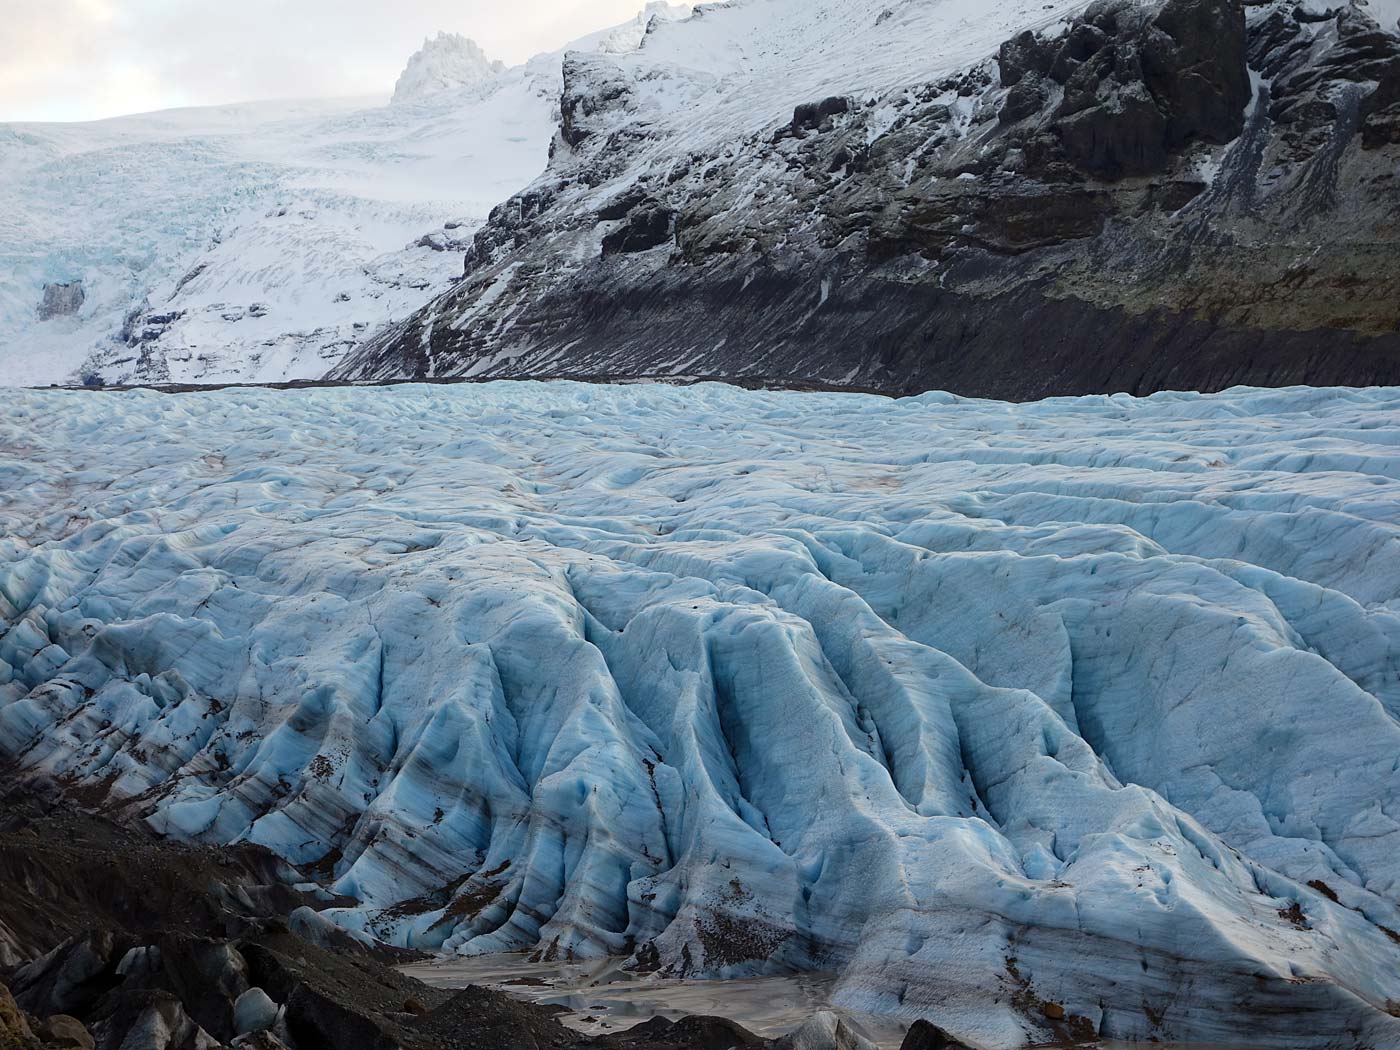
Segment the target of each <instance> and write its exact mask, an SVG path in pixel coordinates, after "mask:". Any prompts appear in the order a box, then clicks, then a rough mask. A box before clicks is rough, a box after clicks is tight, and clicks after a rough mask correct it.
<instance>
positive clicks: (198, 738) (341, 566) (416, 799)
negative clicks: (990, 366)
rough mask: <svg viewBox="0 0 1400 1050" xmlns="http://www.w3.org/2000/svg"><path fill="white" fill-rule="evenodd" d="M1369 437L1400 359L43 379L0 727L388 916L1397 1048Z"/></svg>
mask: <svg viewBox="0 0 1400 1050" xmlns="http://www.w3.org/2000/svg"><path fill="white" fill-rule="evenodd" d="M1398 445H1400V390H1373V391H1350V390H1304V389H1297V390H1285V391H1255V390H1240V391H1233V392H1230V393H1227V394H1223V395H1218V396H1199V395H1159V396H1156V397H1153V398H1150V399H1146V400H1134V399H1131V398H1128V397H1123V396H1118V397H1092V398H1084V399H1075V400H1058V401H1049V402H1044V403H1040V404H1035V405H1025V406H1015V405H1007V404H999V403H992V402H980V401H969V400H963V399H958V398H954V397H951V396H948V395H941V394H929V395H925V396H923V397H918V398H912V399H908V400H903V401H887V400H883V399H879V398H874V397H865V396H858V395H837V394H822V395H817V394H792V393H749V392H743V391H739V390H735V389H731V388H727V387H721V386H712V385H706V386H699V387H695V388H690V389H675V388H669V387H657V386H631V387H590V386H586V385H577V384H536V383H523V384H490V385H484V386H479V387H454V388H433V387H412V386H405V387H399V388H392V389H387V390H368V389H344V390H317V391H313V392H300V393H274V392H268V391H256V390H241V391H235V390H230V391H222V392H218V393H209V394H199V395H182V396H168V395H160V394H156V393H151V392H134V393H123V394H84V393H79V392H56V391H50V392H23V393H18V394H16V395H14V396H12V397H11V398H10V400H9V401H8V403H7V409H6V411H5V413H4V414H3V416H0V756H5V757H8V758H11V759H14V760H17V761H18V763H19V764H20V765H21V766H23V767H25V768H27V769H30V770H34V771H40V772H45V773H49V774H53V775H58V776H63V777H68V778H72V779H73V780H75V781H77V782H80V783H84V784H87V785H90V786H93V787H101V788H102V789H104V790H105V791H106V792H107V793H108V797H109V799H110V801H111V804H113V805H118V804H122V805H126V806H128V807H130V808H131V809H133V810H134V811H136V812H139V813H141V814H143V815H145V816H146V819H148V820H149V822H150V823H151V825H152V826H153V827H155V828H156V829H158V830H159V831H161V832H164V833H167V834H170V835H174V836H178V837H181V838H186V839H192V840H199V841H217V842H232V841H241V840H251V841H255V842H259V843H263V844H266V845H267V846H269V847H271V848H272V849H274V850H276V851H277V852H279V853H280V854H282V855H283V856H285V857H287V858H288V859H289V860H290V861H292V862H293V863H295V864H297V865H299V866H302V867H303V869H304V870H305V871H306V872H307V873H308V875H309V876H312V877H316V878H319V879H321V880H323V881H324V882H326V883H327V884H328V885H330V886H331V887H332V888H333V889H334V890H335V891H336V892H338V893H341V894H345V895H347V896H348V897H352V898H354V899H355V900H357V901H358V902H359V903H358V904H357V905H356V906H354V907H342V908H338V909H335V910H333V911H331V912H329V913H328V916H329V917H330V918H333V919H334V920H335V921H337V922H339V923H341V924H343V925H344V926H346V927H347V928H349V929H353V930H357V931H367V932H369V933H372V934H373V935H374V936H376V937H379V938H382V939H384V940H386V941H390V942H393V943H398V944H405V945H413V946H417V947H421V948H428V949H440V950H441V951H443V952H446V953H457V954H462V955H483V954H488V953H494V952H500V951H511V950H533V951H535V952H537V954H538V957H539V958H540V959H541V960H553V959H566V958H570V957H573V958H602V957H605V956H630V957H631V958H632V959H633V965H635V966H638V967H640V968H643V969H650V968H659V969H660V970H662V971H663V972H665V973H668V974H671V975H675V976H698V975H704V976H730V977H735V976H744V975H758V974H773V973H782V972H792V971H824V972H829V973H831V974H833V975H834V978H835V985H834V992H833V994H834V998H835V1001H836V1002H837V1003H838V1004H840V1005H842V1006H844V1007H846V1008H849V1009H853V1010H861V1011H870V1012H875V1013H886V1014H895V1015H898V1016H902V1017H906V1018H908V1017H916V1016H926V1017H930V1018H932V1019H934V1020H935V1021H937V1023H939V1024H941V1025H943V1026H944V1027H945V1028H948V1029H950V1030H951V1031H953V1032H954V1033H955V1034H958V1035H961V1036H963V1037H964V1038H967V1039H970V1040H974V1041H977V1042H979V1043H981V1044H983V1045H985V1046H989V1047H992V1046H996V1047H1011V1046H1019V1045H1023V1044H1026V1043H1028V1042H1035V1041H1043V1040H1048V1039H1052V1038H1056V1037H1063V1036H1071V1035H1094V1034H1097V1035H1100V1036H1102V1037H1104V1038H1117V1039H1122V1038H1135V1039H1141V1038H1149V1037H1156V1038H1161V1039H1181V1040H1188V1039H1189V1040H1203V1041H1204V1040H1219V1041H1234V1040H1238V1039H1240V1038H1243V1036H1244V1035H1246V1034H1247V1036H1248V1041H1250V1042H1252V1043H1256V1044H1259V1045H1263V1046H1278V1047H1290V1048H1293V1050H1298V1048H1302V1047H1354V1046H1361V1045H1366V1046H1371V1047H1375V1048H1388V1047H1397V1046H1400V1020H1397V1019H1396V1017H1395V1016H1393V1015H1394V1014H1395V1013H1397V1012H1400V943H1397V942H1400V934H1397V933H1396V932H1394V931H1397V930H1400V859H1398V858H1400V853H1398V852H1397V847H1400V823H1397V821H1398V820H1400V771H1398V769H1397V767H1400V724H1397V718H1400V450H1397V446H1398ZM1050 1004H1054V1005H1055V1006H1059V1007H1061V1008H1062V1009H1063V1011H1064V1015H1065V1020H1063V1021H1053V1022H1052V1021H1051V1020H1050V1019H1049V1018H1050V1017H1051V1016H1055V1015H1057V1014H1058V1013H1059V1011H1058V1010H1055V1009H1053V1007H1052V1008H1050V1009H1048V1010H1047V1006H1048V1005H1050Z"/></svg>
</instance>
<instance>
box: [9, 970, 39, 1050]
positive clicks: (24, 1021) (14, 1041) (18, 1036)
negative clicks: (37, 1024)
mask: <svg viewBox="0 0 1400 1050" xmlns="http://www.w3.org/2000/svg"><path fill="white" fill-rule="evenodd" d="M38 1045H39V1044H38V1040H36V1039H35V1038H34V1031H33V1029H31V1028H30V1027H29V1019H28V1018H27V1017H25V1015H24V1011H23V1010H21V1009H20V1008H19V1004H18V1003H16V1002H15V999H14V996H12V995H11V994H10V990H9V989H8V988H6V987H5V986H4V985H3V984H0V1050H37V1047H38Z"/></svg>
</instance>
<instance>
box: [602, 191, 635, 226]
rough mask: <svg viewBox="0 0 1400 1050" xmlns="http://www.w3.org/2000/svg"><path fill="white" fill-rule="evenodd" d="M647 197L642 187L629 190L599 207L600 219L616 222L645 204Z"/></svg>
mask: <svg viewBox="0 0 1400 1050" xmlns="http://www.w3.org/2000/svg"><path fill="white" fill-rule="evenodd" d="M646 199H647V196H646V194H645V193H644V192H642V191H641V190H640V189H636V188H633V189H630V190H627V191H626V192H624V193H620V194H618V195H617V196H616V197H614V198H613V199H612V200H610V201H608V203H607V204H605V205H603V207H601V208H599V209H598V219H599V221H600V222H616V221H617V220H618V219H624V218H626V217H627V215H628V214H629V213H630V212H632V211H633V210H634V209H635V208H637V207H639V206H640V205H642V204H644V203H645V202H646Z"/></svg>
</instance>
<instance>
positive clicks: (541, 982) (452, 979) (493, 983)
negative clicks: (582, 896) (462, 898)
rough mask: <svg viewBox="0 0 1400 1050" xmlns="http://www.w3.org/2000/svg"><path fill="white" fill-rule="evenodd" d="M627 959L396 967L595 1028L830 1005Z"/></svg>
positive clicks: (1166, 1049)
mask: <svg viewBox="0 0 1400 1050" xmlns="http://www.w3.org/2000/svg"><path fill="white" fill-rule="evenodd" d="M626 961H627V960H623V959H609V960H595V961H592V962H582V963H532V962H530V961H529V959H528V957H527V956H525V955H523V954H522V955H487V956H481V957H479V958H475V959H448V960H433V961H431V962H421V963H412V964H409V965H407V966H401V967H399V969H400V970H401V971H402V972H403V973H405V974H407V975H409V976H411V977H415V978H417V979H418V980H420V981H422V982H423V983H424V984H429V985H433V986H434V987H438V988H445V989H456V988H464V987H466V986H467V985H470V984H476V985H483V986H485V987H487V988H495V989H499V990H501V991H504V992H509V993H510V994H512V995H515V996H518V997H520V998H522V999H526V1000H528V1001H531V1002H536V1003H542V1004H544V1005H547V1006H559V1007H563V1008H564V1009H565V1010H566V1011H567V1013H561V1014H559V1020H560V1021H562V1022H563V1023H564V1024H565V1025H567V1026H568V1027H570V1028H573V1029H575V1030H577V1031H581V1032H586V1033H588V1034H590V1035H600V1034H603V1033H607V1032H616V1031H621V1030H625V1029H627V1028H630V1027H631V1026H632V1025H635V1024H639V1023H641V1022H642V1021H646V1020H648V1019H649V1018H652V1017H666V1018H670V1019H672V1020H678V1019H680V1018H682V1017H685V1016H687V1015H691V1014H698V1015H709V1016H715V1017H725V1018H728V1019H729V1020H731V1021H735V1022H737V1023H738V1024H741V1025H743V1026H744V1027H745V1028H747V1029H749V1030H750V1031H751V1032H754V1033H755V1034H757V1035H761V1036H763V1037H765V1038H769V1039H771V1038H775V1037H777V1036H781V1035H786V1034H787V1033H788V1032H790V1031H792V1030H793V1029H795V1028H797V1027H798V1026H799V1025H801V1024H802V1023H803V1022H804V1021H806V1020H807V1019H808V1018H809V1017H811V1016H812V1014H814V1013H816V1012H817V1011H818V1010H822V1009H827V1008H829V1007H830V996H831V991H832V988H833V987H834V985H835V983H836V979H835V977H834V976H832V975H828V974H799V975H795V976H789V977H751V978H745V979H742V980H730V981H676V980H665V979H662V978H658V977H654V976H648V975H638V974H634V973H628V972H626V971H624V970H623V969H622V964H623V963H624V962H626ZM840 1012H841V1013H842V1014H843V1015H844V1016H845V1017H846V1018H847V1020H848V1022H849V1023H850V1024H851V1026H852V1027H853V1028H855V1029H856V1030H857V1031H859V1032H860V1033H861V1034H862V1035H864V1036H865V1037H866V1038H867V1039H869V1040H871V1041H872V1042H873V1043H875V1044H876V1045H877V1046H879V1047H880V1048H881V1050H899V1046H900V1043H901V1042H902V1041H903V1039H904V1033H905V1030H906V1027H907V1026H906V1025H905V1024H903V1023H901V1022H899V1021H897V1020H892V1019H890V1018H887V1017H875V1016H872V1015H868V1014H857V1015H854V1016H852V1015H851V1014H850V1013H849V1012H848V1011H845V1010H842V1011H840ZM1085 1050H1142V1044H1133V1043H1118V1042H1104V1043H1098V1044H1095V1045H1094V1047H1093V1048H1087V1047H1086V1048H1085ZM1152 1050H1254V1048H1252V1047H1251V1046H1250V1044H1248V1043H1232V1044H1229V1045H1224V1044H1215V1043H1209V1044H1208V1043H1189V1044H1188V1043H1153V1044H1152Z"/></svg>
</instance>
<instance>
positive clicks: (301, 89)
mask: <svg viewBox="0 0 1400 1050" xmlns="http://www.w3.org/2000/svg"><path fill="white" fill-rule="evenodd" d="M642 6H643V0H0V121H8V120H93V119H97V118H99V117H109V116H116V115H118V114H124V113H140V112H145V111H147V110H153V109H167V108H170V107H173V106H198V105H208V104H214V103H221V102H240V101H245V100H250V99H266V98H325V97H332V96H345V95H374V94H379V95H383V96H385V98H387V97H388V95H389V94H390V93H391V92H392V90H393V86H394V81H395V80H396V79H397V78H398V75H399V73H400V71H401V70H402V69H403V66H404V64H405V63H406V62H407V61H408V57H409V55H411V54H412V53H413V52H414V51H416V50H417V49H418V48H419V47H420V46H422V43H423V38H424V37H425V36H428V35H433V34H436V33H437V31H438V30H440V29H441V30H448V31H451V32H457V33H462V34H464V35H466V36H469V37H472V38H474V39H475V40H476V41H477V43H479V44H480V45H481V46H482V47H483V48H485V49H486V52H487V53H488V54H489V55H491V57H493V58H500V59H502V60H503V61H505V62H506V63H508V64H514V63H516V62H521V61H524V60H525V59H526V58H529V57H530V56H531V55H533V54H537V53H538V52H540V51H550V50H553V49H555V48H558V47H561V46H562V45H564V44H565V43H567V42H568V41H570V40H572V39H574V38H576V37H579V36H582V35H584V34H586V33H590V32H592V31H594V30H595V29H601V28H603V27H605V26H608V25H612V24H615V23H618V22H622V21H625V20H626V19H628V18H630V17H632V16H633V15H635V14H636V13H637V12H638V11H640V10H641V8H642Z"/></svg>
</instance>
